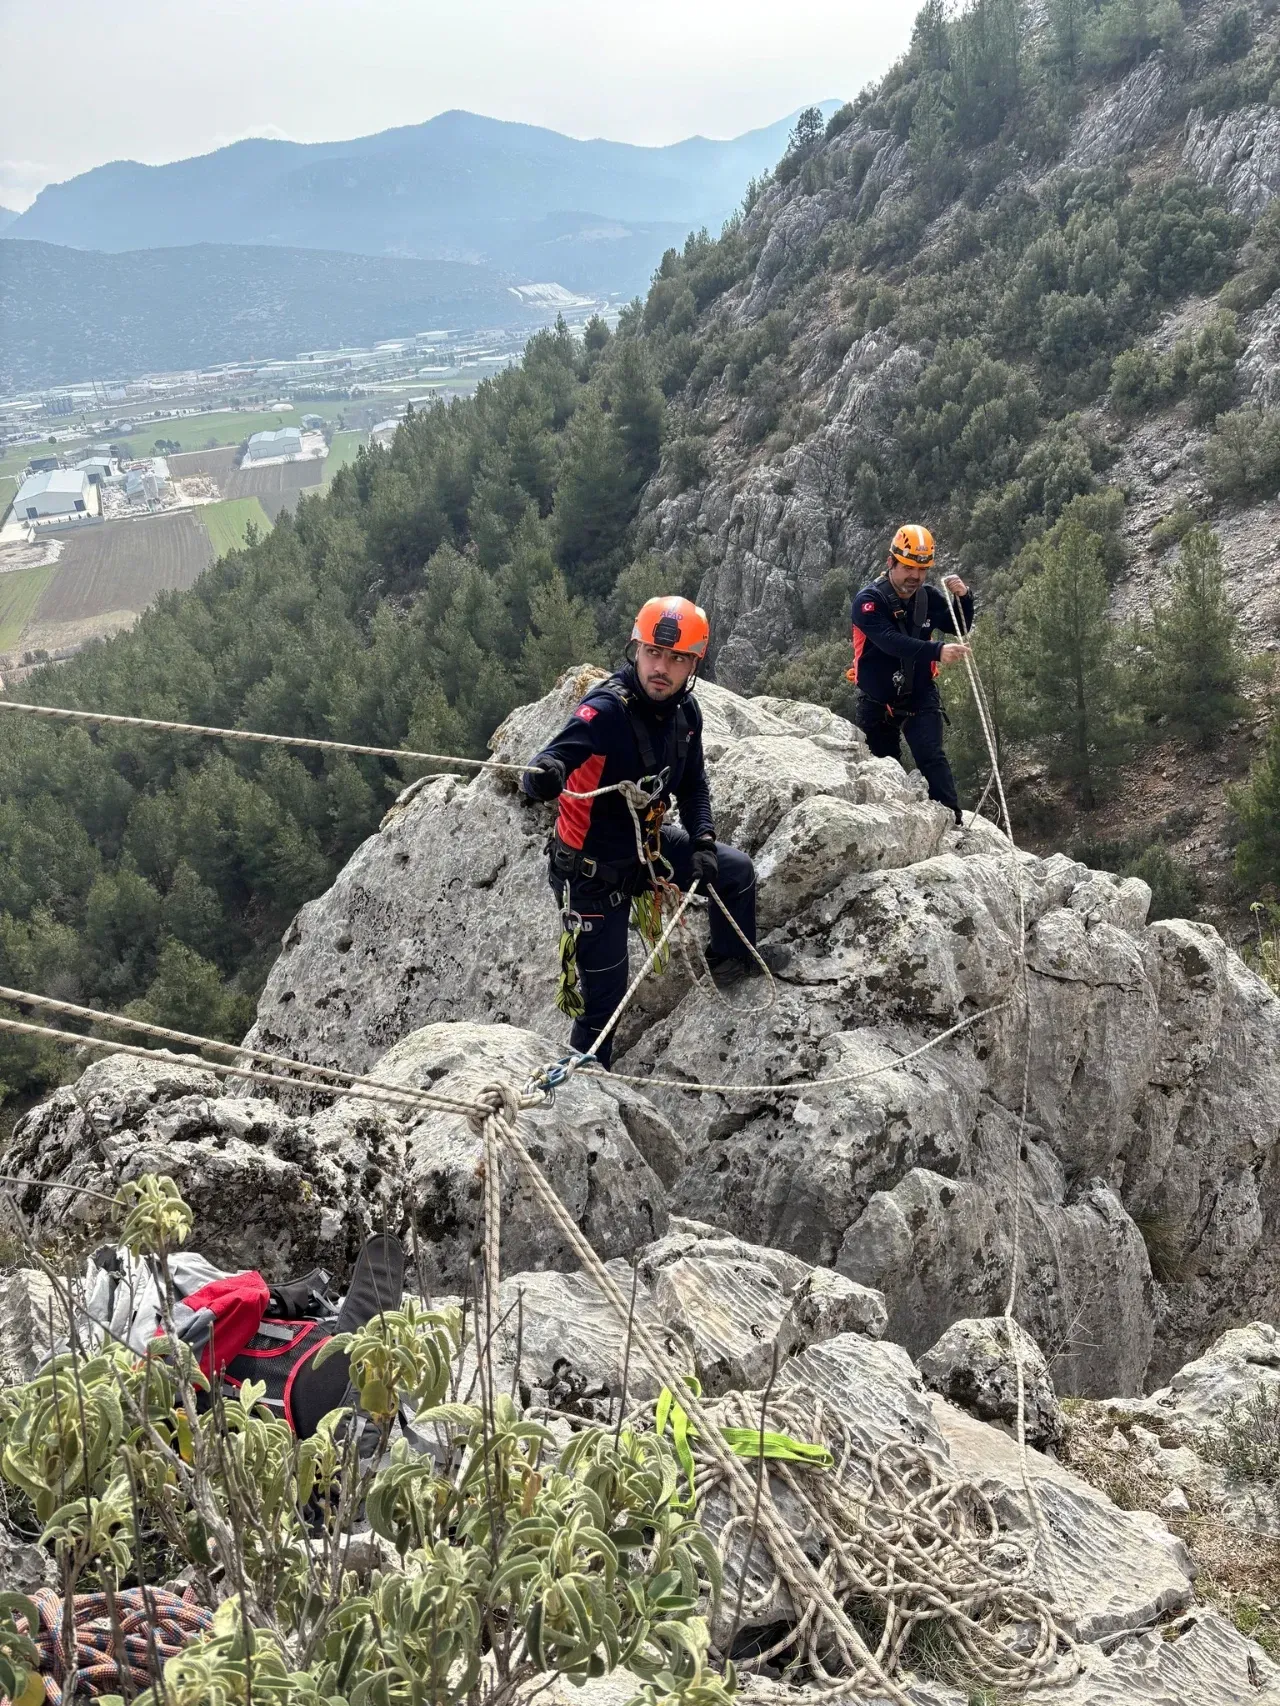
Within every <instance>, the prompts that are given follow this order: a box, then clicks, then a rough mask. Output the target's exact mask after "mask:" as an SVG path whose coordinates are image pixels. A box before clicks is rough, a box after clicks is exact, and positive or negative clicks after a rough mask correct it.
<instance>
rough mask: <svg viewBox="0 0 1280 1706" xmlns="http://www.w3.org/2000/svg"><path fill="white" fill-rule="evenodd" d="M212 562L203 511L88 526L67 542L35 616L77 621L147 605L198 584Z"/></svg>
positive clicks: (53, 620)
mask: <svg viewBox="0 0 1280 1706" xmlns="http://www.w3.org/2000/svg"><path fill="white" fill-rule="evenodd" d="M212 561H213V547H212V546H211V545H210V543H209V535H208V533H207V532H206V531H205V529H204V527H203V526H202V524H201V522H200V520H199V512H198V511H193V510H178V511H176V512H173V513H171V514H169V515H150V516H145V517H141V518H138V519H135V520H132V521H107V522H104V523H103V524H102V526H101V527H86V528H84V529H83V530H81V531H79V532H77V533H74V534H72V535H71V536H70V537H69V538H67V539H66V540H65V541H64V543H63V548H62V555H61V556H60V557H59V558H58V563H57V568H56V570H55V572H54V575H53V578H52V579H51V580H50V582H49V584H48V586H47V587H46V588H45V589H44V591H43V592H42V593H41V595H40V602H39V603H38V604H37V606H36V609H35V615H34V620H35V621H36V622H37V623H40V624H42V625H43V624H46V623H58V622H78V621H80V620H82V619H83V618H84V617H88V616H105V615H106V614H107V613H108V612H109V611H117V610H145V609H146V608H147V606H148V605H149V604H150V603H151V600H152V599H153V598H154V597H155V596H156V594H157V593H158V592H164V591H166V590H168V589H169V588H171V587H178V588H182V587H189V586H192V585H194V583H195V581H196V580H197V578H198V577H199V576H200V575H201V574H203V573H204V571H205V569H207V568H208V566H209V564H210V563H211V562H212Z"/></svg>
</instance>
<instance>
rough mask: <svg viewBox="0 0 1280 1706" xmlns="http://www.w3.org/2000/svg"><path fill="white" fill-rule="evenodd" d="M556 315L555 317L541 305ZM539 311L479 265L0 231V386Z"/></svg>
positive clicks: (527, 319)
mask: <svg viewBox="0 0 1280 1706" xmlns="http://www.w3.org/2000/svg"><path fill="white" fill-rule="evenodd" d="M553 312H554V310H553ZM547 317H548V314H547V310H546V309H545V308H542V307H530V306H527V305H526V304H525V303H523V302H522V301H521V300H520V298H519V297H518V296H517V295H516V294H515V292H514V291H513V290H512V289H511V288H510V287H509V286H507V285H506V284H504V283H503V282H502V281H501V280H500V279H498V278H497V276H496V275H495V274H494V273H493V272H492V271H491V270H490V269H489V268H487V267H476V266H467V265H465V264H464V263H463V262H461V261H398V260H389V259H387V258H386V257H385V256H381V255H344V254H336V253H333V252H332V251H328V250H323V249H283V248H249V247H247V246H244V245H241V244H234V243H197V244H193V245H191V246H189V247H185V248H176V249H141V250H133V251H131V252H130V253H128V254H124V255H104V254H103V253H101V251H99V250H96V249H87V250H86V249H65V248H60V247H58V246H56V245H55V244H52V243H18V242H12V241H10V240H9V238H7V237H0V391H3V392H13V391H15V390H22V389H26V388H27V387H37V386H41V385H58V384H69V383H71V382H73V381H75V380H83V379H88V378H90V377H92V376H97V377H102V378H105V377H108V376H111V377H118V376H121V375H127V374H130V373H138V372H142V371H144V370H152V371H165V370H169V369H174V368H184V367H204V366H208V365H210V364H212V363H214V362H223V361H252V360H255V359H260V358H267V357H271V356H279V355H296V354H297V353H298V352H299V351H300V350H307V349H333V348H335V347H337V346H339V345H342V344H354V345H357V346H359V345H364V346H368V345H369V344H372V343H375V342H376V341H377V340H378V339H380V338H385V337H394V336H404V335H406V334H408V333H412V332H423V331H429V330H431V329H432V328H434V327H441V326H460V327H483V326H513V327H519V326H522V325H524V326H528V327H529V328H530V329H531V330H532V328H533V327H534V326H535V325H539V324H541V323H543V322H544V321H545V320H546V319H547Z"/></svg>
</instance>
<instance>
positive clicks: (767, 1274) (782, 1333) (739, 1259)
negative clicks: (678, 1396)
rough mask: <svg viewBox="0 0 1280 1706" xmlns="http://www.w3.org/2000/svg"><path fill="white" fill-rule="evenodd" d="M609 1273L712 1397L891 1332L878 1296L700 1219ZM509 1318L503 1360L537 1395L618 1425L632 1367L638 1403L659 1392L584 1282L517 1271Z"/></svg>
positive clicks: (506, 1311)
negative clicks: (809, 1356)
mask: <svg viewBox="0 0 1280 1706" xmlns="http://www.w3.org/2000/svg"><path fill="white" fill-rule="evenodd" d="M610 1271H611V1272H612V1274H613V1277H614V1280H615V1282H616V1284H617V1285H618V1288H619V1290H620V1291H621V1293H622V1295H623V1296H624V1297H626V1298H628V1299H634V1302H633V1305H632V1307H633V1309H634V1317H635V1319H636V1320H637V1321H640V1322H642V1323H643V1324H644V1325H645V1326H647V1327H648V1328H649V1329H650V1330H651V1331H653V1332H655V1333H656V1334H657V1335H658V1336H659V1337H660V1339H661V1340H662V1342H663V1344H664V1345H665V1347H666V1349H667V1352H668V1354H669V1355H671V1356H672V1357H673V1358H674V1360H675V1361H676V1362H677V1364H679V1365H680V1366H682V1367H685V1368H687V1369H688V1370H689V1372H690V1373H691V1374H696V1375H697V1377H698V1379H699V1380H700V1381H701V1383H702V1386H703V1389H704V1391H705V1392H707V1393H708V1394H709V1395H710V1396H717V1395H719V1394H721V1393H724V1392H727V1391H730V1390H735V1389H740V1388H742V1387H749V1386H762V1385H764V1383H765V1382H766V1381H767V1380H768V1378H769V1375H770V1371H771V1369H772V1367H773V1365H774V1359H775V1355H776V1357H777V1361H778V1365H779V1367H783V1366H784V1365H787V1364H788V1360H789V1359H791V1358H793V1357H799V1356H800V1354H801V1353H803V1352H805V1351H806V1350H807V1349H808V1347H810V1346H812V1345H816V1344H820V1343H823V1342H825V1341H826V1340H827V1339H834V1338H836V1337H838V1336H840V1335H845V1336H848V1335H850V1334H855V1333H859V1332H862V1333H875V1332H878V1331H883V1327H884V1314H885V1309H884V1299H883V1298H882V1297H880V1296H879V1295H878V1294H877V1293H875V1292H872V1291H869V1290H867V1289H866V1288H865V1287H862V1286H853V1285H851V1284H850V1283H849V1281H847V1280H844V1279H842V1278H841V1277H840V1276H839V1275H838V1274H833V1273H831V1272H830V1271H829V1270H828V1269H824V1268H811V1267H809V1265H808V1264H807V1263H805V1262H800V1261H797V1260H796V1258H795V1257H793V1256H787V1255H784V1254H782V1253H781V1252H779V1251H776V1250H767V1249H761V1248H757V1247H756V1246H754V1245H751V1244H744V1243H743V1242H742V1241H741V1240H740V1239H737V1238H730V1237H726V1236H725V1235H724V1234H723V1233H721V1232H718V1231H717V1230H716V1228H714V1227H702V1226H699V1225H698V1223H697V1222H694V1221H678V1220H677V1221H674V1222H673V1223H672V1229H671V1230H670V1231H669V1232H668V1233H667V1235H666V1236H665V1237H663V1238H660V1239H658V1240H657V1241H656V1242H654V1243H652V1244H650V1245H648V1246H647V1247H645V1248H643V1249H641V1250H639V1251H637V1252H636V1253H635V1255H634V1266H633V1264H632V1263H631V1262H624V1261H622V1260H614V1261H613V1262H612V1263H611V1264H610ZM502 1315H503V1317H504V1320H503V1324H502V1326H501V1328H500V1329H499V1331H498V1334H497V1346H498V1359H499V1362H500V1363H501V1365H502V1368H503V1370H504V1371H505V1370H507V1369H510V1370H511V1371H512V1372H513V1374H515V1375H516V1376H517V1378H518V1380H519V1382H520V1384H521V1386H522V1388H524V1389H526V1390H527V1392H528V1393H529V1395H530V1396H533V1395H535V1394H536V1395H538V1396H539V1398H540V1399H544V1400H547V1401H550V1402H552V1403H553V1406H554V1407H555V1408H557V1409H568V1410H576V1411H580V1412H581V1413H583V1414H587V1415H597V1414H598V1415H601V1416H602V1417H608V1418H612V1417H613V1416H615V1415H616V1413H617V1408H616V1407H617V1403H618V1401H619V1399H620V1396H621V1393H622V1387H623V1374H624V1369H625V1372H626V1375H627V1380H626V1389H627V1392H628V1393H629V1395H630V1397H631V1398H632V1399H633V1400H652V1399H653V1398H654V1397H656V1396H657V1391H658V1387H657V1383H656V1381H655V1380H654V1378H653V1375H652V1373H651V1371H650V1370H649V1369H648V1367H647V1366H646V1364H645V1362H644V1359H643V1357H642V1356H641V1355H640V1353H639V1351H638V1350H635V1349H634V1348H633V1353H632V1355H631V1356H630V1358H628V1356H627V1334H626V1330H625V1327H624V1325H623V1324H622V1323H621V1322H620V1321H619V1320H618V1318H617V1316H616V1314H615V1313H614V1311H613V1310H612V1309H611V1308H610V1307H609V1305H608V1304H607V1303H606V1302H605V1300H604V1299H603V1298H602V1297H601V1296H600V1294H599V1292H598V1291H597V1290H596V1287H595V1286H594V1284H593V1283H592V1282H591V1281H590V1280H589V1279H588V1278H586V1277H585V1276H584V1275H582V1274H580V1273H573V1272H570V1273H520V1274H515V1275H513V1276H512V1277H510V1278H508V1279H505V1280H504V1281H503V1286H502ZM886 1354H890V1353H886ZM891 1354H893V1355H896V1356H898V1357H899V1358H901V1357H902V1355H903V1353H901V1352H899V1351H897V1350H896V1347H894V1348H893V1351H892V1353H891ZM517 1358H518V1361H519V1367H518V1370H517V1368H516V1363H517Z"/></svg>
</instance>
